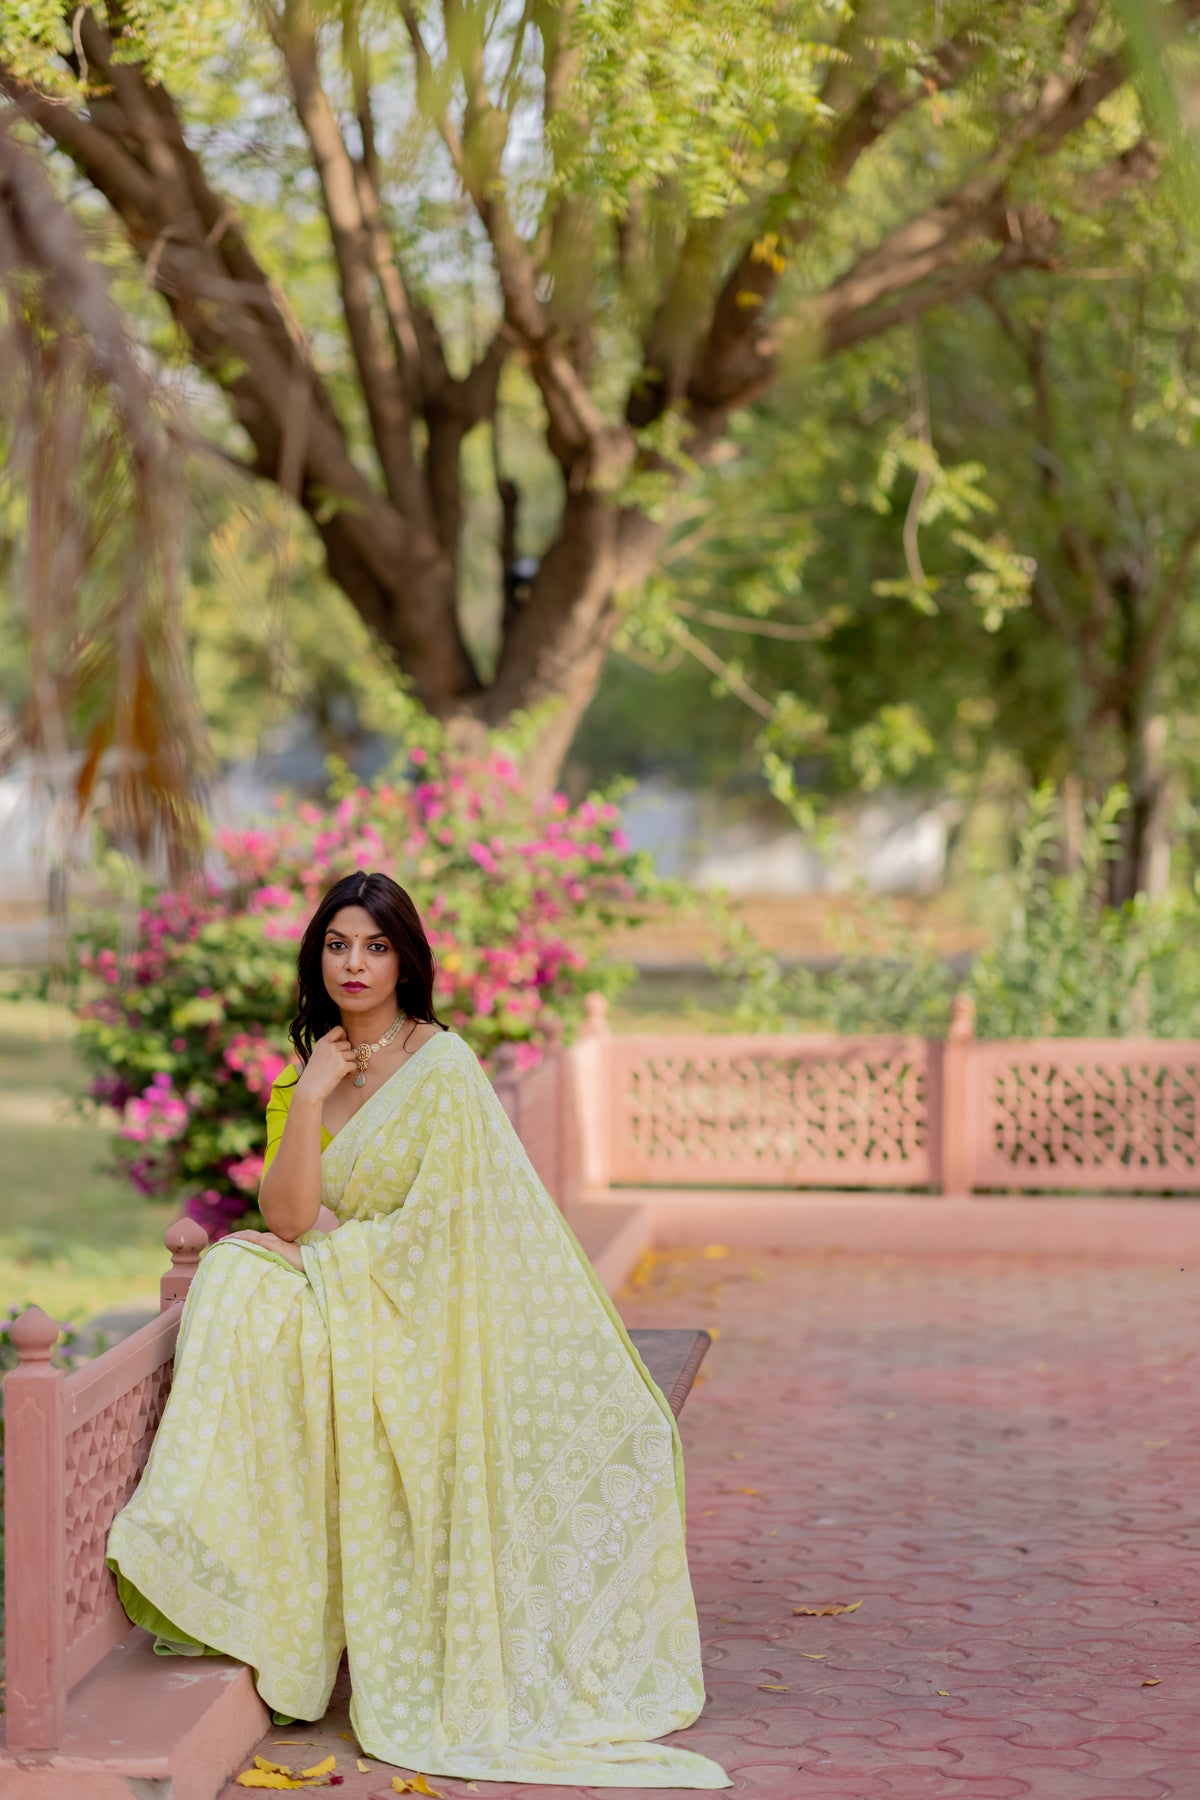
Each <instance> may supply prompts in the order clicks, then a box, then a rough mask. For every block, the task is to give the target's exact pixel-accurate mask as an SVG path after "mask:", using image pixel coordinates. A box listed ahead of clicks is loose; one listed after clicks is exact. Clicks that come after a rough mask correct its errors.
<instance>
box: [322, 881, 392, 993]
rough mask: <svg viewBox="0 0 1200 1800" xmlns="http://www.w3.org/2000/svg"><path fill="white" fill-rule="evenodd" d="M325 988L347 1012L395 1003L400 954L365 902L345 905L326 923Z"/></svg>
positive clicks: (323, 966) (323, 962)
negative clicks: (358, 904) (381, 929)
mask: <svg viewBox="0 0 1200 1800" xmlns="http://www.w3.org/2000/svg"><path fill="white" fill-rule="evenodd" d="M321 974H322V975H323V976H324V979H325V991H326V992H327V993H328V995H329V997H330V999H331V1000H332V1001H333V1002H334V1004H335V1005H336V1006H337V1007H338V1009H339V1011H341V1012H343V1013H370V1012H374V1011H376V1010H377V1009H378V1008H380V1007H381V1006H384V1005H388V1006H393V1005H394V1004H395V1000H396V984H397V982H398V981H399V979H400V958H399V956H398V955H397V954H396V951H395V949H394V947H393V945H392V943H391V941H390V939H388V938H386V937H385V936H384V935H383V933H382V932H381V931H380V929H379V927H378V925H377V924H376V923H375V921H374V919H373V918H372V917H371V915H370V913H369V912H368V911H367V909H366V907H365V906H343V907H342V908H340V910H339V911H338V912H335V913H334V915H333V917H332V919H330V921H329V924H328V925H327V926H326V927H325V944H324V948H323V949H322V951H321Z"/></svg>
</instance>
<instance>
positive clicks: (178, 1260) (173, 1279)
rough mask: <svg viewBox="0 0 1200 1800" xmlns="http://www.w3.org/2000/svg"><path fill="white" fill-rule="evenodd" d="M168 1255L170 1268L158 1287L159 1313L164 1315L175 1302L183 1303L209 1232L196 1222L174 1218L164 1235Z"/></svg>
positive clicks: (198, 1264)
mask: <svg viewBox="0 0 1200 1800" xmlns="http://www.w3.org/2000/svg"><path fill="white" fill-rule="evenodd" d="M163 1243H164V1244H165V1245H166V1246H167V1249H168V1250H169V1251H170V1252H171V1267H170V1268H169V1269H168V1270H167V1272H166V1274H165V1275H164V1276H163V1278H162V1280H161V1281H160V1282H159V1284H158V1310H159V1312H166V1310H167V1308H168V1306H174V1305H175V1302H176V1301H177V1300H186V1299H187V1291H188V1289H189V1288H190V1287H191V1285H192V1277H193V1276H194V1275H195V1273H196V1270H197V1269H198V1268H199V1267H200V1252H201V1251H202V1250H204V1249H206V1248H207V1246H208V1233H207V1231H205V1229H204V1227H203V1225H200V1224H198V1223H197V1221H196V1220H195V1219H189V1218H186V1217H185V1218H182V1219H176V1220H175V1222H174V1224H173V1225H168V1226H167V1229H166V1231H165V1232H164V1233H163Z"/></svg>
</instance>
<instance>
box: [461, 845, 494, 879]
mask: <svg viewBox="0 0 1200 1800" xmlns="http://www.w3.org/2000/svg"><path fill="white" fill-rule="evenodd" d="M467 855H468V856H469V857H470V858H471V859H472V861H474V862H477V863H478V864H479V867H480V868H481V869H482V870H483V872H484V874H485V875H494V874H495V873H496V859H495V857H494V856H493V855H492V853H491V851H490V850H489V849H488V847H487V845H486V844H480V843H478V842H476V843H474V844H468V845H467Z"/></svg>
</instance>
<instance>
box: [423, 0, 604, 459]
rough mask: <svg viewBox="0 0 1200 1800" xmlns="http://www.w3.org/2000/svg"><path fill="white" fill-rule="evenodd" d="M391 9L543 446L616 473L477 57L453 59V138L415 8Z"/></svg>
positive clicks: (504, 122) (440, 83)
mask: <svg viewBox="0 0 1200 1800" xmlns="http://www.w3.org/2000/svg"><path fill="white" fill-rule="evenodd" d="M399 5H400V14H401V17H402V18H403V20H404V23H405V26H406V28H407V30H408V34H409V38H410V40H411V42H412V46H413V53H414V55H415V57H416V61H417V84H418V92H419V93H420V94H421V96H422V100H423V104H424V106H425V109H426V111H427V114H428V117H429V118H430V119H431V120H432V122H433V123H434V125H435V126H436V127H437V130H438V132H439V133H440V135H441V138H442V142H443V143H444V144H445V146H446V149H447V151H448V153H449V155H450V158H451V160H452V162H453V163H454V167H455V169H456V171H457V173H458V177H459V180H460V181H461V182H462V184H463V187H464V189H465V190H466V192H467V194H468V195H469V197H470V199H471V201H472V203H473V205H474V207H475V211H476V212H477V214H478V215H479V219H480V222H481V224H482V225H483V228H484V230H485V231H486V232H487V235H488V238H489V240H490V242H491V246H492V254H493V256H494V257H495V262H496V274H497V277H498V279H499V282H500V291H501V294H502V296H503V299H504V316H505V319H506V321H507V323H508V325H509V327H510V329H511V330H512V332H513V334H514V336H515V337H516V338H517V340H518V341H519V343H520V344H521V346H522V348H523V349H524V351H525V354H526V356H527V357H528V360H529V369H530V373H531V374H532V376H533V378H534V380H535V381H536V382H537V385H538V388H539V390H540V392H541V395H542V399H543V400H544V402H545V405H546V410H547V412H548V414H549V416H550V426H551V433H550V441H551V448H552V449H553V450H554V452H555V454H556V455H557V456H558V458H559V460H560V462H562V463H563V464H564V466H567V467H571V466H572V465H574V464H575V463H576V462H577V461H578V459H579V458H580V457H581V456H582V457H584V458H585V460H586V463H587V465H588V467H587V471H586V472H587V473H590V474H593V475H596V474H603V475H605V476H612V475H616V474H619V473H621V472H623V470H624V469H625V468H626V467H627V466H628V464H629V462H630V460H631V458H632V453H633V451H632V443H631V442H630V441H629V439H628V434H627V433H625V432H623V431H621V430H620V429H618V428H614V427H613V426H611V425H610V424H609V423H608V421H607V420H606V419H605V417H604V415H603V413H602V412H601V411H600V408H599V407H598V406H597V405H596V403H595V401H594V400H593V399H592V396H591V394H590V393H589V392H588V389H587V385H586V383H585V382H584V381H583V380H582V379H581V378H580V376H579V373H578V371H577V370H576V369H575V368H574V367H573V366H572V364H571V361H570V358H569V357H568V356H567V354H566V352H565V350H564V349H563V347H562V345H561V343H559V341H558V339H557V336H556V334H555V333H554V331H553V329H552V327H551V324H550V321H549V320H548V319H547V317H546V313H545V311H544V309H543V307H542V304H541V302H540V300H539V299H538V294H537V264H536V263H535V261H534V258H533V256H532V254H531V253H530V251H529V248H528V246H527V245H526V244H525V243H524V242H523V241H522V239H521V237H520V234H519V233H518V231H517V229H516V226H515V225H514V224H513V220H512V215H511V214H510V212H509V210H508V203H507V200H506V199H505V194H504V183H503V177H502V174H501V168H500V161H501V157H502V155H503V151H504V144H505V139H506V135H507V129H508V121H507V119H506V117H505V116H504V115H503V114H502V113H500V112H498V111H497V109H496V108H495V107H494V106H493V105H492V103H491V99H490V98H489V96H488V93H487V90H486V88H485V86H484V82H483V69H482V60H481V58H480V57H478V56H475V55H466V54H465V53H464V55H463V57H462V58H461V59H460V67H461V72H462V76H463V81H464V85H465V87H466V114H465V119H466V124H465V129H464V132H463V134H462V135H460V134H459V131H458V128H457V126H456V125H455V123H454V120H453V119H452V117H451V115H450V109H449V106H448V104H447V100H446V95H445V88H446V84H445V81H444V78H443V77H442V75H441V73H440V72H439V71H438V70H437V69H435V67H434V63H433V59H432V58H431V56H430V54H429V50H428V48H427V46H426V44H425V39H424V36H423V34H422V31H421V25H420V21H419V19H418V17H417V12H416V8H415V6H414V5H413V4H412V3H411V0H399Z"/></svg>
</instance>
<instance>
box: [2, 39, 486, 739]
mask: <svg viewBox="0 0 1200 1800" xmlns="http://www.w3.org/2000/svg"><path fill="white" fill-rule="evenodd" d="M79 27H80V31H81V34H82V39H83V42H84V45H85V48H86V54H87V60H88V65H89V71H90V79H91V81H92V83H93V85H94V87H95V88H96V89H97V90H98V91H99V94H100V95H101V98H100V99H99V100H97V102H96V104H95V105H94V106H92V105H89V114H88V116H87V117H80V116H79V115H78V114H76V113H74V112H73V111H72V110H71V109H70V108H69V107H68V106H66V105H64V104H62V103H61V102H56V101H50V100H48V99H46V97H45V96H42V95H39V94H37V93H36V92H33V91H31V90H29V89H28V88H26V87H24V86H23V85H22V84H21V83H19V82H17V81H16V80H15V79H14V78H13V77H12V75H11V73H6V74H4V75H3V77H2V79H3V82H4V86H5V89H6V91H8V92H9V93H10V94H12V95H13V96H14V98H15V99H16V100H17V101H18V103H19V104H20V106H21V108H22V111H23V112H24V114H25V116H27V117H29V118H30V119H32V120H33V121H34V122H35V123H36V124H37V125H38V126H39V127H40V128H41V129H42V130H43V131H45V133H46V134H47V136H48V137H49V138H50V139H51V140H52V141H53V142H54V143H56V144H58V145H59V147H60V148H61V149H63V150H64V151H65V152H66V154H67V155H68V156H70V157H71V158H72V160H73V161H74V162H75V164H76V166H77V167H78V168H79V169H80V171H81V172H82V173H83V175H84V176H85V177H86V178H87V179H88V180H89V181H90V182H91V184H92V185H93V186H94V187H95V188H96V189H98V191H99V192H101V193H102V194H103V195H104V196H105V198H106V199H107V200H108V201H109V203H110V205H111V206H112V208H113V211H114V212H115V213H116V215H117V217H118V218H120V219H121V220H122V222H123V223H124V225H125V227H126V230H127V232H128V234H129V238H130V242H131V244H132V246H133V248H134V250H135V252H136V253H137V255H138V256H139V258H140V259H141V261H142V262H143V263H144V264H145V265H146V267H147V272H148V275H149V276H151V277H152V281H153V285H154V287H155V288H157V290H158V291H159V292H160V293H161V294H162V295H163V296H164V298H165V299H166V301H167V304H168V305H169V307H170V309H171V312H172V313H173V315H174V317H175V320H176V322H177V324H178V325H179V327H180V329H181V330H182V331H183V333H184V334H185V336H186V337H187V338H188V340H189V341H190V343H191V346H192V354H193V359H194V361H195V363H196V364H197V366H198V367H200V368H201V369H203V370H205V371H206V372H207V373H208V374H210V375H211V376H212V377H213V379H214V380H215V381H216V382H217V384H218V385H219V386H220V387H222V388H223V389H224V390H225V392H226V393H227V394H228V395H229V397H230V400H231V402H232V406H233V411H234V414H235V417H236V418H237V420H238V422H239V423H240V424H241V426H242V427H243V429H244V430H245V431H246V433H247V435H248V436H249V438H250V441H251V443H252V444H253V446H254V452H255V463H256V468H257V470H258V472H259V473H260V474H262V475H264V476H266V477H267V478H268V479H270V480H272V481H275V482H277V483H278V484H279V485H281V486H283V487H285V488H286V489H287V491H290V492H294V493H295V494H296V496H297V498H298V499H299V500H300V501H301V503H302V504H303V505H304V507H305V509H306V510H307V511H308V512H309V513H310V515H311V516H312V518H313V520H314V524H315V525H316V528H317V530H318V532H319V533H320V535H321V538H322V540H323V542H324V545H325V551H326V556H327V558H328V561H329V567H330V571H331V573H332V574H333V576H334V579H335V580H337V581H339V582H340V583H341V585H342V586H343V587H344V588H345V590H346V592H347V593H348V594H349V595H350V597H351V598H352V600H353V601H354V603H355V605H356V606H357V607H358V609H359V611H360V613H361V614H362V616H363V618H364V619H365V620H366V622H367V623H368V624H369V625H371V626H372V627H373V628H374V629H375V630H377V631H378V632H379V633H380V635H381V636H382V637H383V638H384V640H385V641H386V642H387V643H389V644H390V645H391V646H392V648H393V649H394V650H395V652H396V655H397V657H398V659H399V661H400V663H401V665H402V667H403V668H404V669H405V670H406V671H407V673H408V674H409V675H410V676H411V677H412V679H413V681H414V684H415V686H416V688H417V691H418V692H419V693H420V694H421V695H422V697H423V698H424V699H425V700H426V701H427V703H428V704H429V705H431V706H432V707H434V708H435V709H443V708H444V707H445V705H446V704H447V701H448V700H449V698H450V697H452V696H461V695H463V694H469V693H470V692H472V691H473V689H474V688H475V687H476V686H477V680H476V677H475V674H474V671H473V669H472V667H471V663H470V659H469V658H468V656H467V653H466V650H465V648H464V646H463V643H462V639H461V636H460V633H459V630H458V623H457V615H456V612H455V608H454V593H453V582H452V579H451V574H452V572H451V570H450V568H449V565H448V564H447V563H446V561H445V558H444V556H443V554H442V551H441V549H440V547H439V546H438V544H437V541H436V539H435V538H434V536H433V535H432V533H431V532H430V531H428V530H425V529H422V528H421V527H420V526H419V524H417V523H414V522H413V521H411V520H410V519H408V518H406V516H405V515H404V514H402V513H401V512H400V511H399V510H398V509H397V508H396V507H395V506H393V505H392V504H391V503H390V502H389V501H388V500H386V499H385V498H384V497H383V496H382V495H380V494H379V493H378V492H377V491H376V489H375V488H374V487H373V486H372V485H371V484H370V482H369V481H367V480H366V478H365V477H364V476H363V474H362V473H361V471H360V470H359V469H358V468H357V466H356V464H355V461H354V459H353V457H352V455H351V454H350V449H349V446H348V443H347V441H346V436H345V433H344V432H343V430H342V427H341V424H340V422H339V420H338V418H337V414H336V412H335V409H334V406H333V403H332V400H331V398H330V395H329V392H328V389H327V388H326V386H325V384H324V382H323V381H322V379H321V377H320V374H319V373H318V371H317V368H316V366H315V363H314V361H313V358H312V354H311V351H310V349H309V346H308V343H307V340H306V338H305V335H304V333H303V332H302V330H301V329H300V327H299V325H298V324H297V322H296V321H295V320H294V319H293V318H292V317H291V315H290V313H289V311H288V309H287V305H286V301H285V299H284V296H283V295H282V293H280V292H279V291H278V289H277V288H276V287H275V286H274V284H273V283H272V282H271V281H270V280H269V279H268V278H267V276H266V274H265V273H264V271H263V269H262V268H261V266H260V265H259V264H258V262H257V261H256V259H255V258H254V256H253V254H252V253H251V251H250V249H249V247H248V245H247V244H246V242H245V239H244V238H243V236H242V234H241V230H240V227H239V225H238V222H237V217H236V213H235V210H234V208H233V207H232V206H231V205H230V204H229V202H228V201H226V200H225V199H223V198H222V197H221V196H219V195H217V194H216V193H214V192H213V190H212V189H211V188H210V187H209V185H208V183H207V181H206V179H205V177H204V172H203V170H202V168H201V166H200V164H199V161H198V159H197V158H196V156H195V155H194V153H193V152H192V151H191V150H190V148H189V147H188V146H187V144H186V142H185V140H184V137H183V131H182V128H181V126H180V122H179V118H178V114H177V112H176V111H175V107H174V104H173V102H172V100H171V98H170V96H169V95H168V94H167V93H166V91H165V90H164V89H163V88H161V87H158V86H153V85H152V84H151V83H150V82H149V81H148V80H147V79H146V76H145V73H144V71H143V70H142V69H141V68H139V67H138V65H136V64H134V63H123V64H118V65H117V67H116V70H115V71H114V67H113V56H112V44H111V42H110V40H109V38H108V35H107V33H106V32H104V31H103V30H102V28H101V27H100V26H99V25H98V24H97V22H96V20H95V19H94V17H93V16H92V15H91V14H84V15H83V16H82V17H81V19H80V21H79ZM164 157H169V158H171V159H173V166H172V169H171V172H170V177H169V179H166V178H163V179H162V180H161V181H160V179H159V176H158V174H157V171H158V170H159V169H160V168H161V165H162V163H163V159H164ZM152 166H153V168H154V170H155V171H156V173H155V175H154V176H153V178H152V176H151V173H150V170H151V167H152ZM401 578H403V579H402V580H401ZM401 586H403V594H402V595H401V593H400V588H401Z"/></svg>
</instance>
